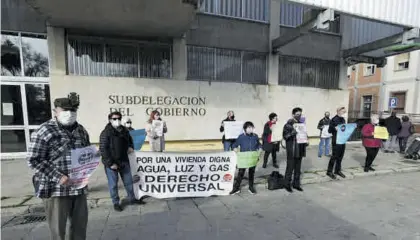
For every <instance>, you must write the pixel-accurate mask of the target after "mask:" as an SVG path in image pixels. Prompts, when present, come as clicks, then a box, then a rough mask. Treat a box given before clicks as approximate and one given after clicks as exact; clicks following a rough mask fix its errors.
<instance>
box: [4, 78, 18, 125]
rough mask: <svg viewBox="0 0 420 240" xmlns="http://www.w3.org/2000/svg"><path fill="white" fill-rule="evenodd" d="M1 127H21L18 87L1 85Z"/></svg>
mask: <svg viewBox="0 0 420 240" xmlns="http://www.w3.org/2000/svg"><path fill="white" fill-rule="evenodd" d="M1 125H2V126H11V125H23V112H22V96H21V94H20V86H18V85H1Z"/></svg>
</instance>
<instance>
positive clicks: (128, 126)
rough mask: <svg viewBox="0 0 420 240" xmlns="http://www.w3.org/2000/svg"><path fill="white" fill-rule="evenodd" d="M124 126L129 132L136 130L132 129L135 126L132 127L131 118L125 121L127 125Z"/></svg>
mask: <svg viewBox="0 0 420 240" xmlns="http://www.w3.org/2000/svg"><path fill="white" fill-rule="evenodd" d="M124 125H125V127H126V128H127V129H128V131H133V130H134V128H133V127H132V126H133V125H132V122H131V119H130V118H127V119H126V120H125V124H124Z"/></svg>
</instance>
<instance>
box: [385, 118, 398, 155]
mask: <svg viewBox="0 0 420 240" xmlns="http://www.w3.org/2000/svg"><path fill="white" fill-rule="evenodd" d="M385 126H386V128H387V130H388V133H389V138H388V140H387V141H386V143H385V152H386V153H393V152H395V146H397V135H398V133H399V132H400V130H401V120H400V119H399V118H398V117H397V113H396V112H392V113H391V116H390V117H388V118H387V119H385Z"/></svg>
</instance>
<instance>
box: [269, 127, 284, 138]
mask: <svg viewBox="0 0 420 240" xmlns="http://www.w3.org/2000/svg"><path fill="white" fill-rule="evenodd" d="M271 126H272V128H271V142H280V141H281V140H282V139H283V127H282V126H281V125H280V124H278V123H277V124H273V125H271Z"/></svg>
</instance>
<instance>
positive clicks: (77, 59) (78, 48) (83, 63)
mask: <svg viewBox="0 0 420 240" xmlns="http://www.w3.org/2000/svg"><path fill="white" fill-rule="evenodd" d="M68 70H69V73H70V74H74V75H84V76H105V68H104V45H103V44H102V43H90V42H87V41H82V40H74V39H69V41H68Z"/></svg>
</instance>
